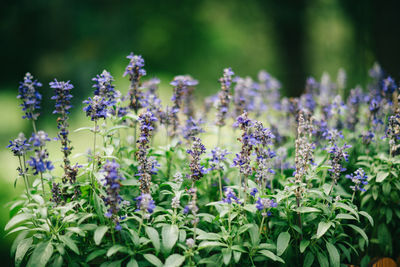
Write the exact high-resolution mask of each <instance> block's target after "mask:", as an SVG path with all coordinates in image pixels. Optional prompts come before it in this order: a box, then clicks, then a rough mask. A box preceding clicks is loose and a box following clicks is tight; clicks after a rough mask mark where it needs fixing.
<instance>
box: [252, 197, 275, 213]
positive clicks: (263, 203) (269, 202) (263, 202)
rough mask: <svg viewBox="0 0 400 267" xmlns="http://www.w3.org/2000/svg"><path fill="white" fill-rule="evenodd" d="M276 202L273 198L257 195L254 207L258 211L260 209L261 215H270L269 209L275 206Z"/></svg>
mask: <svg viewBox="0 0 400 267" xmlns="http://www.w3.org/2000/svg"><path fill="white" fill-rule="evenodd" d="M277 206H278V203H276V202H275V201H274V200H273V199H269V198H261V197H259V198H258V200H257V201H256V208H257V209H258V210H259V211H262V213H261V215H262V216H263V217H266V216H270V215H271V212H270V211H269V209H270V208H276V207H277Z"/></svg>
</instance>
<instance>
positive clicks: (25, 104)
mask: <svg viewBox="0 0 400 267" xmlns="http://www.w3.org/2000/svg"><path fill="white" fill-rule="evenodd" d="M39 87H42V84H41V83H40V82H38V81H37V80H35V79H34V78H33V76H32V74H30V73H29V72H28V73H26V74H25V77H24V81H23V82H20V85H19V88H18V92H19V94H18V96H17V98H19V99H21V100H22V104H21V105H20V106H21V107H22V110H23V111H24V112H25V115H24V116H23V117H22V118H23V119H28V120H36V119H37V118H38V116H39V113H38V112H37V110H38V109H40V102H41V101H42V95H41V94H40V93H39V92H38V88H39Z"/></svg>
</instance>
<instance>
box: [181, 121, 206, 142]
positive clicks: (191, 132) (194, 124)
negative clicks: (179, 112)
mask: <svg viewBox="0 0 400 267" xmlns="http://www.w3.org/2000/svg"><path fill="white" fill-rule="evenodd" d="M203 123H204V121H203V120H202V119H198V120H195V119H193V118H192V117H189V119H188V120H187V121H186V126H185V128H184V129H183V137H184V138H185V139H187V140H188V139H193V137H195V136H196V135H198V134H200V133H204V130H203V129H202V128H201V127H200V125H201V124H203Z"/></svg>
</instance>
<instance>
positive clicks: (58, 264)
mask: <svg viewBox="0 0 400 267" xmlns="http://www.w3.org/2000/svg"><path fill="white" fill-rule="evenodd" d="M63 263H64V259H63V257H62V256H61V255H58V256H57V257H56V258H55V259H54V261H53V262H52V263H51V265H50V266H51V267H62V265H63Z"/></svg>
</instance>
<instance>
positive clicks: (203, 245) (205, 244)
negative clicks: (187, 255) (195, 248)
mask: <svg viewBox="0 0 400 267" xmlns="http://www.w3.org/2000/svg"><path fill="white" fill-rule="evenodd" d="M210 247H227V245H226V244H224V243H221V242H217V241H203V242H201V243H200V245H199V249H203V248H210Z"/></svg>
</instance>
